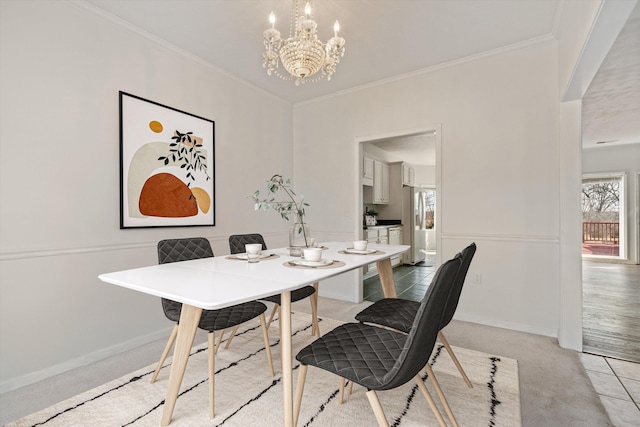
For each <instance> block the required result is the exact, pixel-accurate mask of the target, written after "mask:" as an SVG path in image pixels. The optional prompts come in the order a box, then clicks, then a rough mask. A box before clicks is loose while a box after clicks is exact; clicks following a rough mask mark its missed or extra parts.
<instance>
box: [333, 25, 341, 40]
mask: <svg viewBox="0 0 640 427" xmlns="http://www.w3.org/2000/svg"><path fill="white" fill-rule="evenodd" d="M338 31H340V23H339V22H338V21H336V23H335V24H333V36H334V37H338Z"/></svg>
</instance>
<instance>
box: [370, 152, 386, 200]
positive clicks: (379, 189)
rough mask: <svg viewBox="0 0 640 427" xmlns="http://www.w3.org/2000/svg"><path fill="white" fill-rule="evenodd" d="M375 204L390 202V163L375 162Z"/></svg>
mask: <svg viewBox="0 0 640 427" xmlns="http://www.w3.org/2000/svg"><path fill="white" fill-rule="evenodd" d="M373 204H376V205H387V204H389V164H388V163H385V162H380V161H378V160H374V162H373Z"/></svg>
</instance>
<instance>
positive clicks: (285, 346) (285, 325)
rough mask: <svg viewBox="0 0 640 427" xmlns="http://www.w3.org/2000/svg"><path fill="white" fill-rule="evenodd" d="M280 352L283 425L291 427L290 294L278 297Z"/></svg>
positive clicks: (286, 293)
mask: <svg viewBox="0 0 640 427" xmlns="http://www.w3.org/2000/svg"><path fill="white" fill-rule="evenodd" d="M280 351H281V352H282V390H283V402H284V405H283V406H284V425H285V427H292V426H293V372H292V363H291V357H292V354H291V292H283V293H282V294H281V296H280Z"/></svg>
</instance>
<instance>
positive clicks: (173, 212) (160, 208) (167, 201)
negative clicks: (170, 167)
mask: <svg viewBox="0 0 640 427" xmlns="http://www.w3.org/2000/svg"><path fill="white" fill-rule="evenodd" d="M138 203H139V207H140V213H141V214H143V215H147V216H158V217H163V218H184V217H188V216H195V215H197V214H198V205H197V204H196V200H195V197H193V193H192V192H191V190H190V189H189V187H187V185H186V184H185V183H184V182H182V181H181V180H180V179H178V178H177V177H176V176H174V175H171V174H170V173H159V174H157V175H153V176H151V177H150V178H149V179H147V181H146V182H145V183H144V186H143V187H142V191H141V192H140V201H139V202H138Z"/></svg>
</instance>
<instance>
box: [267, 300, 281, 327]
mask: <svg viewBox="0 0 640 427" xmlns="http://www.w3.org/2000/svg"><path fill="white" fill-rule="evenodd" d="M279 308H280V306H279V305H278V304H276V305H274V306H273V310H271V316H269V321H268V322H267V329H269V327H271V322H273V318H274V317H275V315H276V313H277V312H278V309H279Z"/></svg>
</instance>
